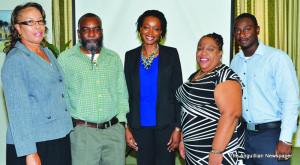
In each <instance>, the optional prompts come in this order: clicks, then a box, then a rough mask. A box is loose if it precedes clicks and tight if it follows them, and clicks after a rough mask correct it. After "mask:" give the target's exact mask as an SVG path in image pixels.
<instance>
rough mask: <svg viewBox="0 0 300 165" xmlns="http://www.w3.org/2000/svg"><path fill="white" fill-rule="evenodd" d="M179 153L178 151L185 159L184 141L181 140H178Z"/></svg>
mask: <svg viewBox="0 0 300 165" xmlns="http://www.w3.org/2000/svg"><path fill="white" fill-rule="evenodd" d="M178 149H179V153H180V156H181V157H182V158H183V159H185V149H184V143H183V142H180V143H179V147H178Z"/></svg>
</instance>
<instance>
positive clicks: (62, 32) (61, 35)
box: [52, 0, 73, 51]
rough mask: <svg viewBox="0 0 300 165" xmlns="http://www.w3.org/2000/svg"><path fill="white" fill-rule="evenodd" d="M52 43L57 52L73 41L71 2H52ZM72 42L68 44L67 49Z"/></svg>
mask: <svg viewBox="0 0 300 165" xmlns="http://www.w3.org/2000/svg"><path fill="white" fill-rule="evenodd" d="M52 31H53V32H52V33H53V37H52V38H53V41H52V43H53V44H54V45H55V46H56V47H57V48H58V50H59V51H61V50H62V49H63V46H64V45H65V44H66V43H67V42H68V41H70V40H73V29H72V0H52ZM71 46H72V42H71V43H70V44H69V48H70V47H71Z"/></svg>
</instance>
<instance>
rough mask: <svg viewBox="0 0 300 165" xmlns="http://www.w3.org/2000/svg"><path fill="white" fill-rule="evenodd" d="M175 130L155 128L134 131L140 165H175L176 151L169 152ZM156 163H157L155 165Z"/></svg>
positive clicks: (142, 128)
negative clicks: (170, 141) (169, 143)
mask: <svg viewBox="0 0 300 165" xmlns="http://www.w3.org/2000/svg"><path fill="white" fill-rule="evenodd" d="M173 131H174V128H170V127H168V128H164V129H156V128H155V127H141V128H140V129H132V134H133V138H134V139H135V141H136V143H137V146H138V148H139V149H138V151H137V164H138V165H155V164H156V165H175V150H174V151H171V152H169V151H168V150H167V148H168V145H167V144H168V142H169V140H170V137H171V134H172V132H173ZM155 162H156V163H155Z"/></svg>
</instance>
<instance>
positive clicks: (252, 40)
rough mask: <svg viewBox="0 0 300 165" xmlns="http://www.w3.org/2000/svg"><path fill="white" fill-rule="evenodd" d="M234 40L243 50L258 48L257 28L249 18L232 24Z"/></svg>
mask: <svg viewBox="0 0 300 165" xmlns="http://www.w3.org/2000/svg"><path fill="white" fill-rule="evenodd" d="M233 33H234V38H235V40H236V42H237V43H238V44H239V45H240V46H241V48H242V49H243V50H247V49H254V50H256V48H257V46H258V34H259V26H257V27H255V25H254V22H253V21H252V20H251V18H240V19H238V20H236V22H235V24H234V29H233Z"/></svg>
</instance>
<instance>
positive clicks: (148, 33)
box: [140, 16, 162, 45]
mask: <svg viewBox="0 0 300 165" xmlns="http://www.w3.org/2000/svg"><path fill="white" fill-rule="evenodd" d="M140 33H141V38H142V40H143V42H144V44H146V45H156V44H157V43H158V41H159V37H160V36H161V33H162V30H161V25H160V20H159V19H158V18H156V17H153V16H148V17H146V18H145V19H144V22H143V24H142V26H141V27H140Z"/></svg>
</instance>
